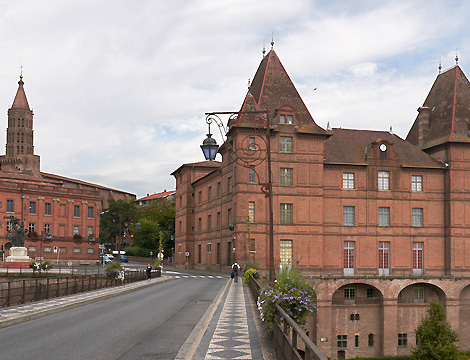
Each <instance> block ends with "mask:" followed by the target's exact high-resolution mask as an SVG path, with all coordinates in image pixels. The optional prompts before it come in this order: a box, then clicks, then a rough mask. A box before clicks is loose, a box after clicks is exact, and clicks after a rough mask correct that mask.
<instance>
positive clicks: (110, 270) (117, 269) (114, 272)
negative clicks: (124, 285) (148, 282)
mask: <svg viewBox="0 0 470 360" xmlns="http://www.w3.org/2000/svg"><path fill="white" fill-rule="evenodd" d="M105 271H106V275H108V276H109V277H112V278H115V279H116V280H121V281H122V280H124V270H123V268H122V266H120V265H119V263H118V262H117V261H112V262H110V263H109V264H108V266H106V270H105Z"/></svg>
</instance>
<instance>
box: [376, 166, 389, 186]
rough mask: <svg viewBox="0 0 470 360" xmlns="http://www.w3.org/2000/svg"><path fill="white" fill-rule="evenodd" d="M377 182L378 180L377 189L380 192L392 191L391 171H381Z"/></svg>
mask: <svg viewBox="0 0 470 360" xmlns="http://www.w3.org/2000/svg"><path fill="white" fill-rule="evenodd" d="M377 180H378V184H377V185H378V186H377V188H378V189H379V190H380V191H385V190H390V172H389V171H384V170H379V172H378V176H377Z"/></svg>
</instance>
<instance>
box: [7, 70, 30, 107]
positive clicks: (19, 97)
mask: <svg viewBox="0 0 470 360" xmlns="http://www.w3.org/2000/svg"><path fill="white" fill-rule="evenodd" d="M18 85H19V86H18V91H17V92H16V96H15V100H13V105H12V106H11V109H27V110H30V109H29V104H28V99H26V93H25V92H24V88H23V85H24V82H23V75H20V81H18Z"/></svg>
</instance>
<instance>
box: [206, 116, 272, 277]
mask: <svg viewBox="0 0 470 360" xmlns="http://www.w3.org/2000/svg"><path fill="white" fill-rule="evenodd" d="M247 114H254V115H257V114H258V115H261V119H260V120H257V122H260V123H261V124H262V128H264V129H266V134H265V139H264V141H265V143H266V163H267V181H266V182H264V183H262V182H260V181H258V182H259V184H260V185H261V191H262V192H263V193H264V195H265V197H266V198H267V199H268V207H269V210H268V222H269V224H268V233H269V258H268V267H269V282H270V283H271V284H274V275H275V274H274V225H273V223H274V217H273V196H272V176H271V126H270V120H269V110H263V111H240V112H212V113H206V123H207V124H208V127H209V133H208V134H207V138H206V139H205V140H204V141H203V144H202V145H201V149H202V151H203V153H204V157H205V158H206V160H209V161H212V160H214V159H215V156H216V154H217V151H218V149H219V146H218V145H217V142H216V141H215V140H214V139H213V138H212V134H211V131H210V125H211V123H212V122H215V123H216V124H217V125H218V127H219V130H220V133H221V135H222V138H224V137H226V136H227V133H228V130H227V129H226V128H225V126H224V124H223V122H222V120H221V119H220V117H219V115H230V120H229V122H230V121H232V126H233V125H235V124H236V122H237V121H239V119H240V117H239V115H247ZM235 116H237V118H236V119H235V118H234V117H235ZM229 125H230V124H229ZM227 144H228V148H229V154H230V156H231V157H233V158H234V159H235V161H236V162H237V163H239V164H240V165H242V166H244V167H248V168H250V165H251V164H250V162H249V161H248V160H247V159H246V158H245V159H243V158H241V157H240V156H239V155H238V149H237V150H236V151H234V149H233V148H232V147H231V144H230V143H229V142H227ZM257 150H258V151H260V148H259V147H256V145H254V144H249V146H248V151H249V152H250V153H253V152H256V151H257ZM243 151H244V152H246V149H244V150H243ZM263 161H264V159H263V158H262V157H258V158H256V164H257V165H259V164H260V163H261V162H263ZM254 166H256V165H254ZM254 166H253V167H254ZM253 170H254V169H253ZM258 180H259V176H258Z"/></svg>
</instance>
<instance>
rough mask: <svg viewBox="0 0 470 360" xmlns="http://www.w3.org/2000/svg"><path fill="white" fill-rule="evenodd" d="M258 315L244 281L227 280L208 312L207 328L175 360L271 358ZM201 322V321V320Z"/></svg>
mask: <svg viewBox="0 0 470 360" xmlns="http://www.w3.org/2000/svg"><path fill="white" fill-rule="evenodd" d="M257 311H258V310H257V308H256V305H255V303H254V301H253V299H252V297H251V294H250V293H249V289H248V287H247V286H246V285H244V284H243V278H240V279H239V281H238V282H237V283H235V282H233V281H232V280H229V282H228V284H227V286H226V287H225V288H224V289H223V291H222V293H221V294H220V295H219V299H218V300H217V302H216V304H215V307H214V308H213V309H212V311H211V308H209V309H208V312H209V313H210V312H212V314H210V316H208V319H207V320H206V324H205V325H203V326H201V328H200V329H198V331H199V336H197V335H196V336H190V337H189V338H188V340H187V342H188V341H189V342H193V345H192V349H189V350H188V351H186V353H185V356H181V354H179V355H180V356H179V357H178V356H177V357H176V358H175V359H193V360H203V359H209V360H215V359H255V360H261V359H266V360H268V359H271V358H273V354H272V350H271V346H270V343H269V340H268V339H267V337H266V334H265V331H264V328H263V325H262V324H261V322H260V320H259V315H258V312H257ZM201 321H204V317H203V319H201ZM197 328H198V327H197V326H196V328H195V329H197ZM192 335H193V334H192ZM199 339H200V340H199ZM183 348H184V345H183V347H182V349H183Z"/></svg>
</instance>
